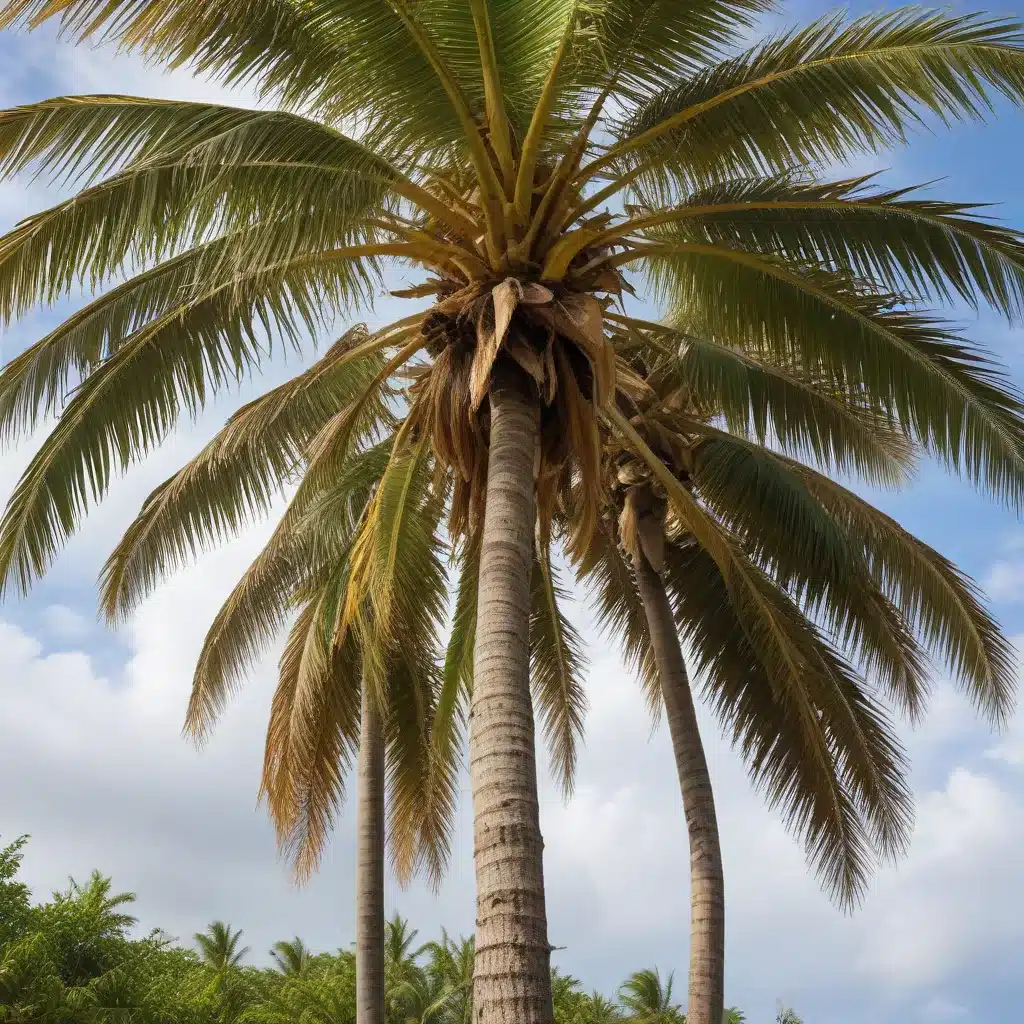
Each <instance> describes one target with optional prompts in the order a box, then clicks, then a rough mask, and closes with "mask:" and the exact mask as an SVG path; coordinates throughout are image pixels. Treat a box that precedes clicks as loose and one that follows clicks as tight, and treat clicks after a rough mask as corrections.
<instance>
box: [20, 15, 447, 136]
mask: <svg viewBox="0 0 1024 1024" xmlns="http://www.w3.org/2000/svg"><path fill="white" fill-rule="evenodd" d="M448 6H449V7H450V5H448ZM412 9H413V5H411V4H407V3H404V2H403V3H395V4H382V3H377V2H374V0H355V2H352V3H346V4H345V5H344V6H340V5H338V4H337V3H333V2H331V0H307V2H305V3H303V4H301V5H297V4H295V3H292V2H290V0H267V2H265V3H261V4H260V5H259V8H258V9H256V10H254V9H251V8H250V7H248V6H246V5H245V4H244V3H241V2H239V0H229V2H228V4H227V6H226V7H224V6H222V7H220V8H218V9H214V8H212V7H210V6H209V5H208V4H205V3H199V2H192V0H133V2H132V3H131V4H130V5H128V6H127V7H126V6H124V5H112V4H109V3H107V2H106V0H80V2H74V0H72V2H71V3H68V2H66V0H11V2H9V3H7V4H6V5H5V7H4V9H3V11H2V13H0V26H7V25H11V24H19V23H30V24H33V25H38V24H40V23H42V22H43V21H45V20H47V19H49V18H53V17H59V18H60V21H61V25H62V28H63V29H64V30H65V31H66V32H69V33H73V34H74V35H76V36H78V37H79V38H85V37H88V36H94V37H99V38H104V39H111V40H118V41H119V42H121V43H122V44H123V45H126V46H128V47H130V48H132V49H135V50H138V51H141V52H143V53H145V54H147V55H148V56H150V57H153V58H155V59H157V60H159V61H161V62H162V63H168V64H172V65H185V64H188V65H190V66H191V67H193V68H194V69H195V70H196V71H197V73H199V74H207V75H215V76H217V77H221V78H223V80H224V81H225V82H226V83H228V84H231V85H245V86H249V87H250V88H253V89H255V90H256V91H257V93H258V94H259V95H261V96H263V97H269V96H275V97H280V99H281V101H282V102H283V103H284V105H285V106H289V107H296V106H299V107H304V108H306V109H313V110H316V111H319V112H320V113H321V114H322V115H323V116H324V117H327V118H329V119H331V120H333V121H340V120H342V119H344V118H346V117H349V116H352V115H356V114H362V115H363V116H370V117H371V118H372V119H373V121H374V122H376V123H378V124H382V123H383V122H384V120H385V118H387V117H390V118H391V119H392V124H391V129H390V132H389V133H388V141H389V143H390V145H391V148H392V149H393V151H395V152H400V151H401V150H402V148H403V146H402V143H403V142H415V143H416V144H417V145H422V143H423V140H424V139H425V138H430V139H431V140H432V143H433V147H432V148H436V147H441V146H445V145H448V146H450V145H452V144H454V143H456V142H458V141H459V140H460V139H461V126H460V124H459V121H458V118H457V116H456V115H455V112H454V111H453V110H452V105H451V102H450V99H449V97H448V96H447V95H446V93H445V91H444V89H443V87H442V85H441V83H440V82H439V81H438V77H437V74H436V72H435V70H434V68H432V67H431V64H430V62H429V60H428V59H427V57H426V56H425V55H424V53H423V52H422V50H421V49H420V48H419V47H418V46H417V45H416V43H415V41H414V40H413V38H412V37H411V35H410V33H409V31H408V27H407V25H406V24H404V23H403V19H402V17H401V13H402V12H404V11H406V10H412ZM461 13H462V12H461V11H459V12H455V14H454V15H453V14H452V13H451V12H449V20H451V18H452V17H454V18H455V19H456V20H457V21H462V22H463V23H464V21H465V18H466V16H465V15H463V16H462V17H461V18H460V17H459V15H460V14H461ZM462 34H463V36H464V34H465V33H464V32H463V33H462Z"/></svg>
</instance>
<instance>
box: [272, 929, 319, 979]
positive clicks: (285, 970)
mask: <svg viewBox="0 0 1024 1024" xmlns="http://www.w3.org/2000/svg"><path fill="white" fill-rule="evenodd" d="M270 959H271V960H273V961H274V964H275V965H276V967H277V969H278V970H279V971H280V972H281V973H282V974H301V973H302V972H303V971H304V970H305V969H306V968H307V967H308V966H309V964H310V961H311V960H312V959H313V955H312V953H310V951H309V949H308V947H307V946H306V944H305V943H304V942H303V941H302V939H300V938H299V937H298V936H297V935H296V936H295V938H294V939H292V940H291V941H289V940H288V939H281V940H280V941H279V942H275V943H274V947H273V949H271V950H270Z"/></svg>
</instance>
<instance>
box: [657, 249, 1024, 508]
mask: <svg viewBox="0 0 1024 1024" xmlns="http://www.w3.org/2000/svg"><path fill="white" fill-rule="evenodd" d="M650 259H651V273H652V276H653V278H654V280H655V281H656V283H657V285H658V287H659V288H660V289H661V290H662V292H663V293H664V294H665V295H666V296H667V297H669V298H670V301H671V302H672V303H673V304H674V305H675V306H676V307H677V308H678V309H679V310H681V311H684V312H682V313H681V314H680V315H682V316H685V317H686V318H687V319H688V320H689V322H690V323H691V324H692V325H693V326H694V327H695V329H696V330H697V332H698V333H701V334H705V333H706V334H708V335H711V336H712V337H724V338H728V339H729V340H730V342H731V343H733V344H736V345H748V346H750V348H751V349H752V350H753V351H754V352H764V353H765V354H766V355H768V356H770V357H771V358H777V359H780V360H782V361H783V362H784V363H785V362H787V361H792V360H796V361H798V362H799V363H801V364H802V365H803V366H805V367H807V368H809V369H815V370H817V371H818V372H824V373H826V374H827V375H828V376H830V377H832V378H834V379H836V380H838V381H840V382H841V386H842V387H843V388H844V390H850V391H853V390H855V389H856V388H858V387H862V388H864V389H865V391H866V392H867V393H869V394H870V395H871V396H872V399H873V400H874V401H875V402H877V403H879V404H880V405H881V406H882V408H883V409H885V410H886V411H888V412H889V413H890V414H891V415H893V416H895V417H896V418H897V420H898V422H899V423H900V424H902V425H903V426H904V427H905V428H906V429H907V430H909V431H910V432H911V433H912V435H913V436H914V438H915V439H917V440H918V441H920V442H921V443H922V444H923V445H924V446H925V447H926V448H927V449H928V450H930V451H931V452H933V453H934V454H936V455H937V456H938V457H939V458H941V459H943V460H944V461H946V463H947V464H948V465H949V466H950V467H951V468H952V469H954V470H956V471H958V472H962V473H963V474H964V475H965V476H967V477H968V478H969V479H971V480H972V481H974V482H976V483H977V484H978V485H979V486H981V487H983V488H984V489H985V490H987V491H988V492H990V493H991V494H993V495H994V496H998V497H999V498H1001V499H1002V500H1005V501H1007V502H1009V503H1011V504H1013V505H1019V504H1020V503H1021V502H1022V501H1024V429H1022V428H1024V403H1022V399H1021V397H1020V395H1019V394H1018V393H1017V391H1016V390H1015V389H1014V388H1013V387H1012V386H1011V385H1010V384H1009V383H1008V382H1007V381H1006V379H1005V376H1004V375H1003V374H1002V372H1001V371H1000V370H999V369H998V368H997V366H995V365H994V364H993V363H992V361H991V360H990V358H989V357H988V356H987V354H986V353H984V352H982V351H980V350H979V349H977V348H976V347H974V346H972V345H971V344H969V343H968V342H966V341H965V340H964V339H963V338H961V337H959V336H958V335H957V334H955V333H954V332H952V331H951V330H949V329H947V328H946V327H945V325H943V324H942V323H941V322H940V321H937V320H935V319H934V318H932V317H929V316H925V315H923V314H920V313H916V312H913V311H910V310H906V309H885V308H881V307H882V306H883V300H882V299H881V298H880V297H878V296H876V295H872V294H870V293H865V292H864V291H863V290H859V289H857V288H855V287H853V286H852V285H851V283H850V282H849V281H848V280H847V279H846V277H845V275H842V274H836V273H831V272H826V271H822V270H819V269H814V270H812V269H802V268H796V267H794V266H793V265H791V264H787V263H786V262H785V261H782V260H780V259H778V258H776V257H771V256H764V255H757V254H753V253H749V252H745V251H743V250H739V249H732V248H729V247H727V246H720V245H710V244H707V245H705V244H702V243H701V244H696V243H685V242H681V243H680V244H679V245H678V246H676V247H673V249H672V251H671V255H669V254H666V255H664V256H658V255H651V257H650ZM837 335H841V336H842V338H843V344H841V345H837V344H834V343H833V341H832V339H833V338H835V337H836V336H837Z"/></svg>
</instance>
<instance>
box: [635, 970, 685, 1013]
mask: <svg viewBox="0 0 1024 1024" xmlns="http://www.w3.org/2000/svg"><path fill="white" fill-rule="evenodd" d="M619 1002H620V1003H621V1004H622V1006H623V1008H624V1009H625V1010H626V1011H627V1012H628V1014H629V1017H628V1018H627V1019H629V1020H634V1021H638V1022H639V1021H645V1022H647V1024H683V1022H684V1021H685V1017H684V1016H683V1013H682V1011H681V1010H680V1008H679V1007H678V1006H677V1005H676V1004H675V1003H673V1002H672V975H671V974H669V976H668V978H667V979H666V980H665V981H664V982H662V980H661V975H660V974H659V972H658V969H657V968H654V969H653V970H652V969H651V968H644V969H643V970H641V971H635V972H634V973H633V974H631V975H630V976H629V977H628V978H627V979H626V980H625V981H624V982H623V983H622V985H621V987H620V988H619Z"/></svg>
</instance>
